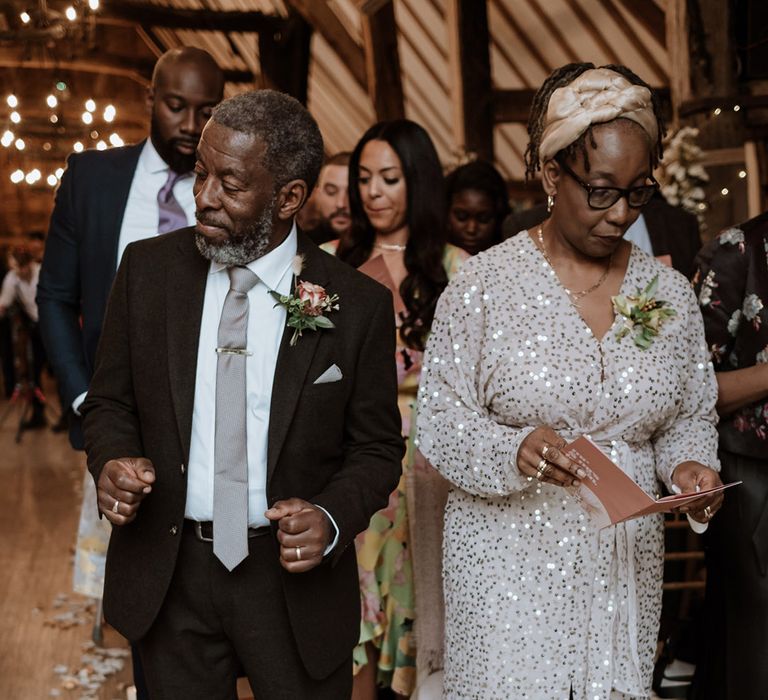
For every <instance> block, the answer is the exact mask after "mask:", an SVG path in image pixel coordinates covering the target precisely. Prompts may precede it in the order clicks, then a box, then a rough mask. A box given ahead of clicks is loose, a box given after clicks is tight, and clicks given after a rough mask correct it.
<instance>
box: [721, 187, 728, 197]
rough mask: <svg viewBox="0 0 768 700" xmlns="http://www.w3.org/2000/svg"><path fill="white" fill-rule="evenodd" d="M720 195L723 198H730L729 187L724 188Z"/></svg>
mask: <svg viewBox="0 0 768 700" xmlns="http://www.w3.org/2000/svg"><path fill="white" fill-rule="evenodd" d="M720 194H721V195H723V197H727V196H728V188H727V187H723V189H722V190H720Z"/></svg>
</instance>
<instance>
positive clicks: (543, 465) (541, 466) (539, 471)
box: [536, 459, 550, 481]
mask: <svg viewBox="0 0 768 700" xmlns="http://www.w3.org/2000/svg"><path fill="white" fill-rule="evenodd" d="M549 467H550V464H549V462H547V460H546V459H541V460H539V463H538V465H536V478H537V479H538V480H539V481H541V480H542V479H543V478H544V477H545V476H546V475H547V472H548V471H549Z"/></svg>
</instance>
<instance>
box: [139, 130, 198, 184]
mask: <svg viewBox="0 0 768 700" xmlns="http://www.w3.org/2000/svg"><path fill="white" fill-rule="evenodd" d="M139 165H140V166H141V168H143V169H144V171H146V172H148V173H150V174H151V175H154V174H156V173H167V172H168V171H169V170H170V167H171V166H169V165H168V163H166V162H165V161H164V160H163V159H162V157H161V156H160V154H159V153H158V152H157V149H156V148H155V144H153V143H152V139H151V138H149V137H147V140H146V141H145V142H144V148H142V149H141V154H140V155H139ZM185 175H186V173H185ZM191 175H192V171H190V172H189V176H191Z"/></svg>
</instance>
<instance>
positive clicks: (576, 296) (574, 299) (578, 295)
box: [537, 226, 613, 306]
mask: <svg viewBox="0 0 768 700" xmlns="http://www.w3.org/2000/svg"><path fill="white" fill-rule="evenodd" d="M537 235H538V239H539V247H540V248H541V254H542V255H543V256H544V260H546V261H547V264H548V265H549V266H550V267H551V268H552V271H553V272H554V273H555V275H557V271H556V270H555V266H554V265H553V264H552V259H551V258H550V257H549V253H547V246H546V245H545V244H544V228H543V227H542V226H539V230H538V231H537ZM612 262H613V253H611V254H610V255H609V256H608V264H607V265H606V266H605V270H604V271H603V274H602V275H600V279H599V280H597V282H595V283H594V284H593V285H592V286H591V287H589V288H588V289H582V290H581V291H580V292H574V291H573V290H571V289H568V287H566V286H565V285H564V284H563V283H562V282H561V283H560V285H561V286H562V288H563V290H565V293H566V294H567V295H568V299H569V300H570V302H571V304H573V305H574V306H578V305H579V302H580V301H581V300H582V299H583V298H584V297H585V296H587V294H591V293H592V292H594V291H595V290H596V289H597V288H598V287H599V286H600V285H601V284H602V283H603V282H605V280H606V279H608V273H609V272H610V271H611V263H612ZM558 279H559V278H558Z"/></svg>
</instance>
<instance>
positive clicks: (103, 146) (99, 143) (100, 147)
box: [96, 141, 107, 151]
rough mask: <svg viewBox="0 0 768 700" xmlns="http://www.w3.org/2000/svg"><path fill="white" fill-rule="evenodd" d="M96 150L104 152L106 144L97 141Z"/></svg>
mask: <svg viewBox="0 0 768 700" xmlns="http://www.w3.org/2000/svg"><path fill="white" fill-rule="evenodd" d="M96 148H97V149H98V150H99V151H106V150H107V144H106V142H105V141H99V142H98V143H97V144H96Z"/></svg>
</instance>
